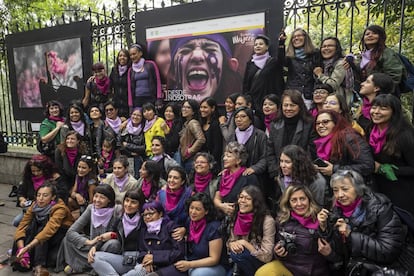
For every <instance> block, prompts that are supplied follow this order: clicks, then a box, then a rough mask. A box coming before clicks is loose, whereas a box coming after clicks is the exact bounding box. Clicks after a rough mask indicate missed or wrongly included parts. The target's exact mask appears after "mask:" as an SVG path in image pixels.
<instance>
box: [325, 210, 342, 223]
mask: <svg viewBox="0 0 414 276" xmlns="http://www.w3.org/2000/svg"><path fill="white" fill-rule="evenodd" d="M340 218H341V216H340V215H338V214H335V213H332V212H331V213H329V214H328V225H329V226H334V225H335V223H336V222H337V221H338V219H340Z"/></svg>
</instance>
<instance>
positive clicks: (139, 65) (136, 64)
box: [132, 58, 145, 73]
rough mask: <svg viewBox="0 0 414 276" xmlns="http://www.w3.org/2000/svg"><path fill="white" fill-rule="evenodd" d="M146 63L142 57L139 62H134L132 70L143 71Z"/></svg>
mask: <svg viewBox="0 0 414 276" xmlns="http://www.w3.org/2000/svg"><path fill="white" fill-rule="evenodd" d="M144 63H145V59H144V58H140V59H139V60H138V62H134V63H132V70H134V72H136V73H140V72H142V71H143V70H144Z"/></svg>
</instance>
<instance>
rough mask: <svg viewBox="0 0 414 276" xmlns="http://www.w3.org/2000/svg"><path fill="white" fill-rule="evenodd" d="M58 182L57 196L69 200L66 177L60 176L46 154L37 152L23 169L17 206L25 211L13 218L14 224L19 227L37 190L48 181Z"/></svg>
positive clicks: (18, 189)
mask: <svg viewBox="0 0 414 276" xmlns="http://www.w3.org/2000/svg"><path fill="white" fill-rule="evenodd" d="M46 180H54V181H55V182H56V188H57V196H58V197H59V198H61V199H62V200H64V201H65V200H67V198H68V193H69V190H68V188H67V186H66V183H65V179H64V178H63V177H61V176H60V174H59V172H58V168H57V167H56V165H55V164H54V163H53V162H52V160H51V159H50V158H49V157H47V156H46V155H40V154H35V155H33V156H32V158H30V160H29V161H27V163H26V165H25V166H24V169H23V179H22V182H21V183H20V185H19V186H18V188H17V191H16V193H17V207H21V208H22V209H23V212H22V213H20V214H18V215H17V216H16V217H15V218H14V219H13V225H14V226H15V227H17V226H18V225H19V223H20V221H21V220H22V218H23V215H24V213H25V212H26V210H27V208H28V207H29V206H30V205H32V202H33V201H35V199H36V190H37V189H38V188H39V187H40V186H41V185H42V184H43V183H44V182H45V181H46Z"/></svg>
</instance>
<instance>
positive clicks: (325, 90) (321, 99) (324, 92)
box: [309, 83, 333, 118]
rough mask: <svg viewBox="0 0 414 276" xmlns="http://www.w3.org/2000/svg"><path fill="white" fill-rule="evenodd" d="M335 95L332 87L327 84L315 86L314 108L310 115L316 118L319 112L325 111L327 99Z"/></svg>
mask: <svg viewBox="0 0 414 276" xmlns="http://www.w3.org/2000/svg"><path fill="white" fill-rule="evenodd" d="M332 93H333V89H332V86H330V85H329V84H325V83H318V84H315V89H314V90H313V96H312V97H313V98H312V106H311V108H310V109H309V113H310V114H312V117H313V118H315V117H316V115H318V112H319V111H320V110H322V109H323V105H324V103H325V102H326V97H328V96H329V95H330V94H332Z"/></svg>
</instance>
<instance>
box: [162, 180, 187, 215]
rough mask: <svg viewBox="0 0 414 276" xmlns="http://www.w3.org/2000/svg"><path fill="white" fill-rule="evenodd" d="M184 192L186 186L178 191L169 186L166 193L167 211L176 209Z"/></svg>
mask: <svg viewBox="0 0 414 276" xmlns="http://www.w3.org/2000/svg"><path fill="white" fill-rule="evenodd" d="M183 193H184V186H183V187H181V188H180V189H178V190H177V191H174V192H173V191H171V189H170V188H168V187H167V189H166V193H165V211H167V212H170V211H172V210H174V208H175V207H176V206H177V204H178V202H179V201H180V198H181V196H182V194H183Z"/></svg>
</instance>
